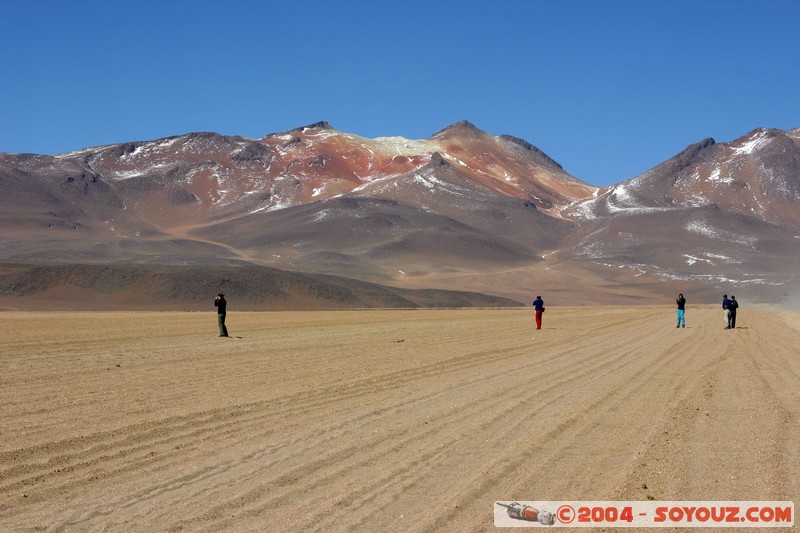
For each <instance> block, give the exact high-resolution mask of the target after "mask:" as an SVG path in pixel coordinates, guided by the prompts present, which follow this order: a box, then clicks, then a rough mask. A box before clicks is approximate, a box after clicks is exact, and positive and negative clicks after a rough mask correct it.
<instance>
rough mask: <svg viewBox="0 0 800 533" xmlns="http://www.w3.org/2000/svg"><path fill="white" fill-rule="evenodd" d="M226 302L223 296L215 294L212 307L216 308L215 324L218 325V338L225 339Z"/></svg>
mask: <svg viewBox="0 0 800 533" xmlns="http://www.w3.org/2000/svg"><path fill="white" fill-rule="evenodd" d="M227 306H228V302H226V301H225V295H224V294H222V293H219V294H217V297H216V299H215V300H214V307H216V308H217V324H219V336H220V337H227V336H228V328H226V327H225V315H226V314H227V313H226V311H227V309H226V308H227Z"/></svg>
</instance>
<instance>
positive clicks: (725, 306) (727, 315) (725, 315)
mask: <svg viewBox="0 0 800 533" xmlns="http://www.w3.org/2000/svg"><path fill="white" fill-rule="evenodd" d="M730 303H731V301H730V300H728V295H727V294H723V295H722V321H723V322H724V323H725V329H731V310H730V309H729V307H730Z"/></svg>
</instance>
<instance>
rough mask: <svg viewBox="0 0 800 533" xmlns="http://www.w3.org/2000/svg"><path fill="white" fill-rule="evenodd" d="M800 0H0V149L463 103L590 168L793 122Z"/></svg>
mask: <svg viewBox="0 0 800 533" xmlns="http://www.w3.org/2000/svg"><path fill="white" fill-rule="evenodd" d="M799 28H800V2H797V1H795V0H753V1H737V0H731V1H717V0H714V1H704V0H688V1H684V0H678V1H674V0H663V1H648V0H631V1H592V0H582V1H574V0H572V1H571V0H565V1H556V0H552V1H547V2H545V1H537V0H529V1H507V0H493V1H489V0H486V1H480V2H478V1H470V0H460V1H436V0H428V1H425V2H418V1H415V0H409V1H403V2H386V1H382V0H369V1H346V0H342V1H330V0H329V1H313V0H312V1H309V0H306V1H289V0H282V1H279V2H278V1H266V0H265V1H255V0H254V1H238V0H225V1H213V2H212V1H207V0H192V1H179V0H159V1H151V0H137V1H135V2H109V1H80V0H76V1H74V2H67V1H63V0H59V1H37V0H0V151H5V152H33V153H42V154H52V153H60V152H66V151H70V150H75V149H78V148H84V147H88V146H98V145H103V144H111V143H118V142H125V141H139V140H151V139H157V138H161V137H167V136H170V135H180V134H183V133H189V132H193V131H215V132H218V133H222V134H224V135H242V136H245V137H253V138H258V137H261V136H263V135H266V134H268V133H273V132H277V131H283V130H287V129H291V128H294V127H297V126H301V125H304V124H308V123H311V122H316V121H319V120H327V121H328V122H330V123H331V125H332V126H333V127H335V128H337V129H339V130H341V131H345V132H350V133H355V134H358V135H362V136H365V137H380V136H393V135H399V136H404V137H409V138H414V139H419V138H427V137H429V136H430V135H431V134H433V133H434V132H436V131H437V130H439V129H441V128H443V127H445V126H447V125H449V124H451V123H453V122H456V121H459V120H463V119H466V120H469V121H470V122H472V123H474V124H475V125H476V126H478V127H479V128H481V129H483V130H485V131H487V132H489V133H493V134H496V135H500V134H504V133H508V134H511V135H515V136H517V137H521V138H523V139H525V140H527V141H529V142H530V143H532V144H534V145H536V146H538V147H539V148H541V149H542V150H544V151H545V152H546V153H547V154H549V155H550V156H551V157H553V158H554V159H555V160H557V161H558V162H559V163H561V164H562V165H563V166H564V168H565V169H566V170H567V171H568V172H570V173H571V174H573V175H574V176H576V177H578V178H580V179H582V180H584V181H587V182H589V183H592V184H594V185H608V184H612V183H616V182H619V181H623V180H625V179H628V178H632V177H634V176H636V175H638V174H641V173H642V172H645V171H646V170H648V169H650V168H652V167H653V166H655V165H657V164H658V163H660V162H662V161H664V160H666V159H668V158H669V157H671V156H672V155H674V154H676V153H677V152H679V151H680V150H682V149H683V148H685V147H686V146H687V145H688V144H691V143H694V142H697V141H699V140H701V139H703V138H705V137H714V138H715V139H716V140H717V141H721V142H728V141H731V140H734V139H735V138H737V137H739V136H741V135H744V134H746V133H747V132H749V131H750V130H752V129H754V128H756V127H771V128H780V129H792V128H795V127H798V126H800V46H798V44H799V43H800V29H799Z"/></svg>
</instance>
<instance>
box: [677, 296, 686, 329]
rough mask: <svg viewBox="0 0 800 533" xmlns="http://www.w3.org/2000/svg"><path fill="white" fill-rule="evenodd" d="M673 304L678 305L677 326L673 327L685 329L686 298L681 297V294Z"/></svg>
mask: <svg viewBox="0 0 800 533" xmlns="http://www.w3.org/2000/svg"><path fill="white" fill-rule="evenodd" d="M675 303H676V304H678V325H677V326H675V327H676V328H679V327H681V326H683V327H684V328H685V327H686V298H684V297H683V294H679V295H678V297H677V298H676V299H675Z"/></svg>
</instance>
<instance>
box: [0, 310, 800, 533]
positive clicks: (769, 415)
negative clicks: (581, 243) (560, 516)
mask: <svg viewBox="0 0 800 533" xmlns="http://www.w3.org/2000/svg"><path fill="white" fill-rule="evenodd" d="M0 316H2V330H1V332H0V531H3V532H27V531H81V532H83V531H115V532H117V531H142V532H145V531H147V532H153V531H165V532H171V531H193V532H194V531H208V532H218V531H270V532H272V531H276V532H279V531H286V532H299V531H304V532H305V531H368V532H383V531H409V532H433V531H459V532H463V531H491V530H494V525H493V524H494V523H493V507H494V502H495V501H508V500H518V501H532V500H539V501H542V500H632V501H640V500H780V501H795V502H800V315H798V314H797V313H793V312H789V311H784V310H781V309H778V308H775V307H769V306H749V307H748V306H746V305H744V306H743V307H742V308H741V309H740V311H739V318H738V322H739V324H738V325H739V326H740V327H738V328H737V329H735V330H724V329H723V323H722V313H721V310H720V309H717V307H716V306H710V305H709V306H701V307H693V306H691V305H690V306H689V307H688V308H687V313H686V319H687V327H686V328H685V329H683V328H681V329H676V328H675V316H674V310H673V309H672V308H671V307H670V306H669V305H667V306H659V307H633V306H631V307H592V308H555V307H554V308H548V309H547V311H546V312H545V316H544V327H543V329H542V330H539V331H537V330H536V329H535V327H534V324H533V316H532V312H531V310H530V309H472V310H466V309H465V310H369V311H366V310H365V311H330V312H328V311H318V312H236V311H235V307H234V306H231V312H230V313H229V314H228V327H229V330H230V333H231V337H230V338H219V337H218V336H217V330H216V316H215V314H214V313H213V311H211V312H207V313H206V312H34V311H26V312H6V313H2V314H1V315H0ZM628 531H630V530H628Z"/></svg>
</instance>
